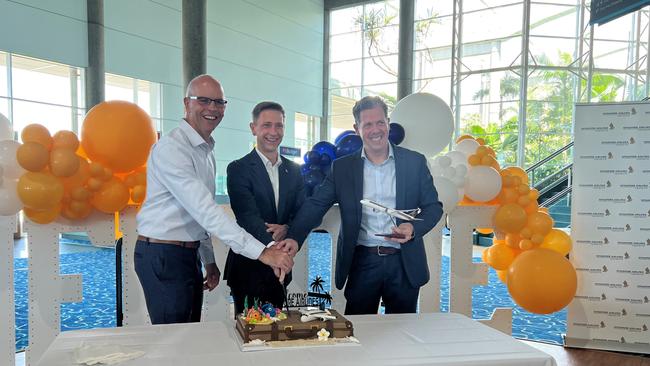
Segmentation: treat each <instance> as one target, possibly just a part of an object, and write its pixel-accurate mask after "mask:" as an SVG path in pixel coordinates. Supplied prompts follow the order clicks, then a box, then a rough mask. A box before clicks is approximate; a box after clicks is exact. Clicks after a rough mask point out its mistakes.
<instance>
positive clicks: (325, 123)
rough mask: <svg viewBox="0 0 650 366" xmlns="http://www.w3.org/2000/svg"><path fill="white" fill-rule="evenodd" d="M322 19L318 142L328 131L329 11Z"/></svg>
mask: <svg viewBox="0 0 650 366" xmlns="http://www.w3.org/2000/svg"><path fill="white" fill-rule="evenodd" d="M324 13H325V14H324V17H323V87H322V103H323V106H322V108H323V114H322V115H323V118H321V121H320V131H319V135H320V136H319V140H318V141H327V134H328V131H329V125H330V121H329V108H330V105H329V94H330V92H329V88H330V14H331V12H330V11H329V10H325V12H324Z"/></svg>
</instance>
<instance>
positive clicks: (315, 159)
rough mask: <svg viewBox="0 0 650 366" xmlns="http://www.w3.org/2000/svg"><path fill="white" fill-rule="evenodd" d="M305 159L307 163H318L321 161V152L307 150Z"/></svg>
mask: <svg viewBox="0 0 650 366" xmlns="http://www.w3.org/2000/svg"><path fill="white" fill-rule="evenodd" d="M303 159H304V160H305V163H307V164H318V163H320V153H319V152H318V151H313V150H310V151H307V153H306V154H305V156H304V157H303Z"/></svg>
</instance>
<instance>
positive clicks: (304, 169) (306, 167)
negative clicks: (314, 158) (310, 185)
mask: <svg viewBox="0 0 650 366" xmlns="http://www.w3.org/2000/svg"><path fill="white" fill-rule="evenodd" d="M310 167H311V164H303V165H301V166H300V173H301V174H302V176H303V177H304V176H305V174H307V173H308V172H309V168H310Z"/></svg>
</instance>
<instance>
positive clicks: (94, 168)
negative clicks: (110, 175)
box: [88, 161, 104, 178]
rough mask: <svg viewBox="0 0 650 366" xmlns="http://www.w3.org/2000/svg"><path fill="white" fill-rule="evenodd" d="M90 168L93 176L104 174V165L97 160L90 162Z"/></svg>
mask: <svg viewBox="0 0 650 366" xmlns="http://www.w3.org/2000/svg"><path fill="white" fill-rule="evenodd" d="M88 168H89V170H90V175H91V176H93V177H99V178H101V177H102V176H104V167H103V166H102V165H101V164H100V163H98V162H96V161H92V162H90V165H89V167H88Z"/></svg>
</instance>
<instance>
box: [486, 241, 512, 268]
mask: <svg viewBox="0 0 650 366" xmlns="http://www.w3.org/2000/svg"><path fill="white" fill-rule="evenodd" d="M487 251H488V253H487V256H486V259H487V264H489V265H490V266H491V267H492V268H494V269H496V270H499V271H502V270H505V269H507V268H508V267H509V266H510V263H512V261H513V260H514V259H515V251H514V250H512V248H510V247H509V246H507V245H505V244H495V245H492V246H491V247H490V248H488V249H487Z"/></svg>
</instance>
